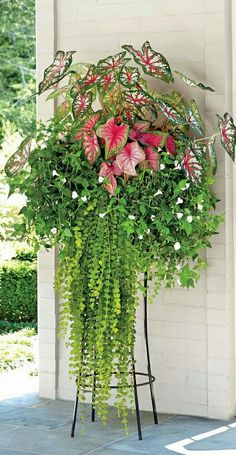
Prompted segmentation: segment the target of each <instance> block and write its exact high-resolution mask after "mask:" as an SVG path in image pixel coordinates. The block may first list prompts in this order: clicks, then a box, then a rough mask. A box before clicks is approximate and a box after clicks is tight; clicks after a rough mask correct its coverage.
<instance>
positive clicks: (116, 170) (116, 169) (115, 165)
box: [111, 160, 122, 176]
mask: <svg viewBox="0 0 236 455" xmlns="http://www.w3.org/2000/svg"><path fill="white" fill-rule="evenodd" d="M111 168H112V171H113V173H114V175H117V176H119V175H121V174H122V170H121V169H120V167H119V165H118V163H117V161H116V160H114V161H113V163H111Z"/></svg>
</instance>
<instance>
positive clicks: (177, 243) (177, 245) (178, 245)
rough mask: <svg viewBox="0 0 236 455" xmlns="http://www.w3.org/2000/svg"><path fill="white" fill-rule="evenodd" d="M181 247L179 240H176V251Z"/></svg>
mask: <svg viewBox="0 0 236 455" xmlns="http://www.w3.org/2000/svg"><path fill="white" fill-rule="evenodd" d="M180 248H181V245H180V243H179V242H175V244H174V249H175V251H178V250H179V249H180Z"/></svg>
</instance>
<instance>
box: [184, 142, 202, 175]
mask: <svg viewBox="0 0 236 455" xmlns="http://www.w3.org/2000/svg"><path fill="white" fill-rule="evenodd" d="M181 165H182V168H183V169H184V171H185V172H186V174H187V176H188V177H189V178H190V179H191V180H192V181H193V182H195V183H196V182H197V181H198V180H200V177H201V174H202V166H201V164H200V163H199V162H198V161H197V159H196V156H195V154H194V153H193V151H192V150H191V148H190V147H188V148H187V150H186V152H185V154H184V155H183V157H182V161H181Z"/></svg>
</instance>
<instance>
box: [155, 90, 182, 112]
mask: <svg viewBox="0 0 236 455" xmlns="http://www.w3.org/2000/svg"><path fill="white" fill-rule="evenodd" d="M155 98H156V99H157V100H159V99H161V100H162V101H164V102H165V103H167V104H170V106H172V107H174V109H176V111H178V112H179V113H180V114H181V115H182V116H183V117H184V116H185V112H186V106H185V104H184V102H183V95H181V93H179V92H175V91H173V92H172V93H169V94H165V95H162V94H161V93H158V94H156V95H155Z"/></svg>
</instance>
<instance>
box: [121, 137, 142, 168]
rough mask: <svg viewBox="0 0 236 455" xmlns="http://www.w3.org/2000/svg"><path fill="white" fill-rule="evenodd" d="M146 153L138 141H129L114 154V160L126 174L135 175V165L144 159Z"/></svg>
mask: <svg viewBox="0 0 236 455" xmlns="http://www.w3.org/2000/svg"><path fill="white" fill-rule="evenodd" d="M145 158H146V155H145V153H144V150H143V149H142V147H140V145H139V144H138V142H136V141H134V142H129V143H128V144H126V146H125V147H124V148H123V149H122V150H121V151H120V152H119V153H118V154H117V155H116V161H117V163H118V166H119V168H120V169H121V170H122V172H124V173H125V174H128V175H133V176H135V175H137V172H136V169H135V167H136V166H137V164H139V163H141V162H142V161H144V160H145Z"/></svg>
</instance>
